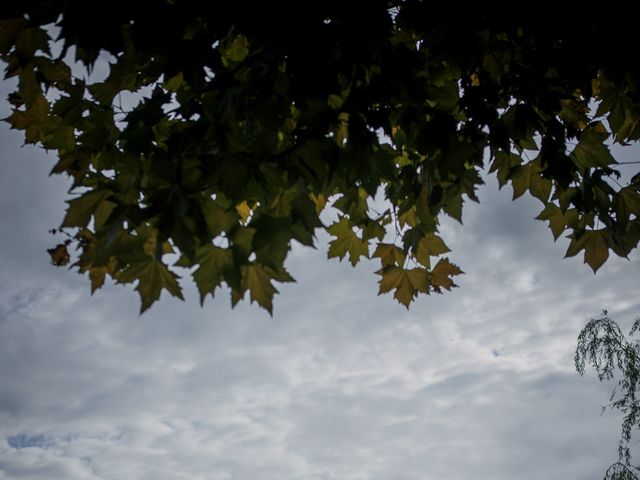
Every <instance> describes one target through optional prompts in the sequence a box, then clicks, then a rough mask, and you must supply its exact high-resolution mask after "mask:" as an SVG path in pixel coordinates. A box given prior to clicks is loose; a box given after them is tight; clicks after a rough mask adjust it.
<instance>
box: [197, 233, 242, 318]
mask: <svg viewBox="0 0 640 480" xmlns="http://www.w3.org/2000/svg"><path fill="white" fill-rule="evenodd" d="M195 260H196V264H198V265H199V267H198V269H197V270H196V271H195V272H193V280H194V281H195V282H196V285H197V287H198V291H199V292H200V304H201V305H202V304H204V299H205V297H206V296H207V294H209V293H210V294H211V296H212V297H213V294H214V291H215V289H216V287H217V286H218V285H220V283H221V282H222V280H223V279H224V272H225V270H226V269H228V268H229V267H231V266H232V265H233V259H232V256H231V252H230V251H229V250H228V249H225V248H220V247H217V246H215V245H212V244H208V245H205V246H203V247H199V248H198V250H197V251H196V257H195Z"/></svg>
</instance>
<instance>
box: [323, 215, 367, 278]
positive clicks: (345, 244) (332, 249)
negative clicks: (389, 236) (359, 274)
mask: <svg viewBox="0 0 640 480" xmlns="http://www.w3.org/2000/svg"><path fill="white" fill-rule="evenodd" d="M327 232H328V233H330V234H331V235H335V236H336V238H335V239H334V240H332V241H331V243H330V244H329V252H328V256H329V258H333V257H339V258H340V260H342V259H343V258H344V257H345V255H347V253H348V254H349V261H350V262H351V265H353V266H354V267H355V266H356V264H357V263H358V261H359V260H360V257H366V258H369V244H368V242H366V241H365V240H362V239H361V238H360V237H358V236H357V235H356V234H355V233H354V232H353V230H352V228H351V226H350V225H349V220H348V219H347V217H342V218H341V219H340V221H338V222H336V223H334V224H333V225H330V226H329V227H327Z"/></svg>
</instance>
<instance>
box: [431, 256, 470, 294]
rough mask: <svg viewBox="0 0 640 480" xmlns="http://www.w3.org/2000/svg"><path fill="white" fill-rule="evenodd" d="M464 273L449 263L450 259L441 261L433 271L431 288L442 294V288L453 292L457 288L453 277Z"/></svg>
mask: <svg viewBox="0 0 640 480" xmlns="http://www.w3.org/2000/svg"><path fill="white" fill-rule="evenodd" d="M463 273H464V272H463V271H462V270H460V268H458V266H457V265H454V264H453V263H451V262H450V261H449V259H448V258H443V259H441V260H440V261H439V262H438V263H437V264H436V266H435V267H433V270H432V271H431V286H432V287H433V289H434V290H435V291H436V292H438V293H439V292H440V289H441V288H445V289H447V290H451V288H453V287H457V285H456V284H455V283H453V280H452V279H451V277H453V276H455V275H461V274H463Z"/></svg>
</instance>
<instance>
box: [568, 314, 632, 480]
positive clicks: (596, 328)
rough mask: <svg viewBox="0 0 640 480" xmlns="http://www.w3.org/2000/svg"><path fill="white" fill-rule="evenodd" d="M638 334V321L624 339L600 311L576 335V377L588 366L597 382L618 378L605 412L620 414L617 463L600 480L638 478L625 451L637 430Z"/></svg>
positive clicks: (628, 453) (627, 450) (613, 324)
mask: <svg viewBox="0 0 640 480" xmlns="http://www.w3.org/2000/svg"><path fill="white" fill-rule="evenodd" d="M638 332H640V318H637V319H636V320H635V321H634V323H633V326H632V327H631V331H630V332H629V339H627V338H626V337H625V336H624V334H623V333H622V332H621V331H620V327H619V326H618V324H617V323H616V322H614V321H613V320H611V319H610V318H609V317H608V315H607V311H606V310H604V311H603V312H602V315H601V317H600V318H597V319H592V320H591V321H589V323H587V325H586V326H585V327H584V328H583V329H582V331H581V332H580V335H579V336H578V346H577V348H576V354H575V364H576V369H577V370H578V373H580V375H583V374H584V371H585V366H586V365H587V364H589V365H591V366H592V367H593V368H594V369H595V371H596V373H597V374H598V378H599V380H600V381H605V380H611V379H613V378H614V377H615V373H616V372H618V373H619V374H620V375H621V377H622V378H621V379H620V380H619V381H618V384H617V386H616V388H614V390H613V392H612V393H611V397H610V398H609V402H610V403H609V405H608V408H609V409H612V410H619V411H620V412H622V413H623V414H624V418H623V420H622V433H621V436H620V441H619V443H618V461H617V462H616V463H614V464H613V465H611V466H610V467H609V469H608V470H607V472H606V474H605V477H604V480H638V479H640V466H635V465H632V464H631V451H630V449H629V444H630V442H631V437H632V431H633V430H634V429H640V398H638V394H640V341H639V340H635V339H632V338H631V337H633V336H634V334H637V333H638ZM605 408H606V407H605ZM603 411H604V408H603Z"/></svg>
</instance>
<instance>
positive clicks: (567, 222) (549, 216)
mask: <svg viewBox="0 0 640 480" xmlns="http://www.w3.org/2000/svg"><path fill="white" fill-rule="evenodd" d="M536 218H537V219H538V220H547V221H548V222H549V228H550V229H551V233H553V238H554V240H557V239H558V237H559V236H560V235H562V232H564V231H565V230H566V229H567V226H575V225H576V222H577V220H578V211H577V210H576V209H575V208H572V209H569V210H567V211H566V212H564V213H563V212H562V209H561V208H560V207H558V206H557V205H555V204H553V203H549V204H548V205H547V206H546V207H545V208H544V210H542V211H541V212H540V213H539V214H538V216H537V217H536Z"/></svg>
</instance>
